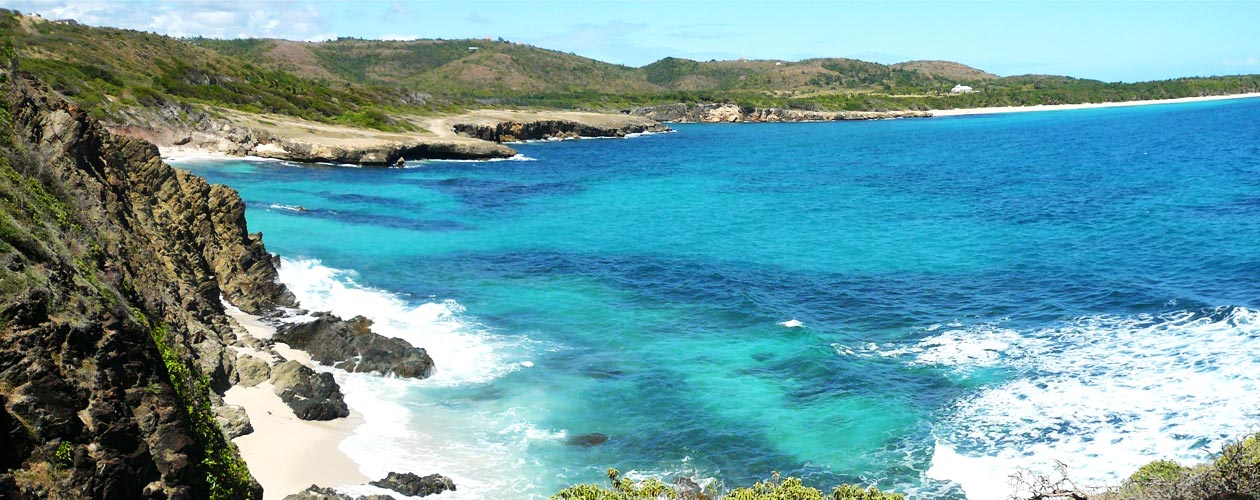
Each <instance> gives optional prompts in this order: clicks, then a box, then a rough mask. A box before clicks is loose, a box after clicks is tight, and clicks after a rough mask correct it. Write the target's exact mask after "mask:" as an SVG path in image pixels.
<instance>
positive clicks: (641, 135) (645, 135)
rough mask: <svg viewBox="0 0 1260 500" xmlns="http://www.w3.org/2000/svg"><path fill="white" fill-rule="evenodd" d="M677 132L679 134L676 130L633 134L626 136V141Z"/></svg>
mask: <svg viewBox="0 0 1260 500" xmlns="http://www.w3.org/2000/svg"><path fill="white" fill-rule="evenodd" d="M675 132H678V131H677V130H674V129H669V130H662V131H660V132H631V133H629V134H626V139H631V138H634V137H647V136H649V135H661V134H672V133H675Z"/></svg>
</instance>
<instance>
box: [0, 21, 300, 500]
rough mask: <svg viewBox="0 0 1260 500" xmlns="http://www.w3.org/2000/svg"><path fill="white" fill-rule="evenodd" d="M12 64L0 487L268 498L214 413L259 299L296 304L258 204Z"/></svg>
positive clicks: (2, 105)
mask: <svg viewBox="0 0 1260 500" xmlns="http://www.w3.org/2000/svg"><path fill="white" fill-rule="evenodd" d="M4 49H5V50H4V51H3V54H2V55H3V58H0V61H4V66H3V67H0V89H2V91H0V92H2V95H0V146H2V147H0V267H2V268H3V269H4V271H3V273H0V497H3V498H15V499H18V498H120V499H122V498H127V499H138V498H145V499H163V498H164V499H194V498H259V497H261V488H260V487H259V486H258V484H257V482H255V481H254V480H253V479H252V478H251V477H250V474H249V472H248V470H247V469H246V468H245V465H244V462H243V461H241V459H240V457H239V455H238V454H237V453H236V450H235V448H234V447H233V446H232V445H231V443H230V442H228V441H227V440H226V438H225V437H224V436H223V435H222V434H221V432H220V430H219V428H218V425H216V423H215V421H214V416H213V410H212V406H213V405H214V403H215V401H214V400H215V398H217V396H216V395H215V392H214V390H212V389H214V388H221V387H224V386H226V385H227V384H228V380H229V379H230V374H231V373H232V372H233V370H234V366H233V364H234V361H235V356H234V355H231V354H230V351H229V350H227V349H225V346H227V345H229V344H231V343H232V342H234V340H235V339H234V334H233V333H232V331H233V330H232V328H231V326H230V324H229V320H228V318H227V316H225V315H224V310H223V305H222V302H221V297H222V298H226V299H227V300H230V301H232V302H233V303H235V304H237V305H238V306H239V307H241V308H242V309H244V310H246V311H251V312H261V311H266V310H270V309H272V308H274V307H276V306H281V305H293V297H292V295H291V294H289V292H288V291H287V290H286V289H285V288H284V287H283V286H282V285H279V284H277V283H276V281H275V278H276V271H275V268H274V266H273V264H272V261H271V257H270V255H268V254H267V252H266V250H265V249H264V247H263V245H262V241H261V235H259V234H249V233H248V232H247V231H246V226H245V218H244V213H245V212H244V210H245V207H244V204H243V203H242V202H241V199H240V198H239V197H238V196H237V194H236V193H235V192H234V191H232V190H231V189H229V188H227V187H224V186H217V185H210V184H208V183H207V182H205V181H204V180H202V179H201V178H199V177H196V176H194V175H191V174H189V173H186V172H183V171H179V170H176V169H173V168H171V167H169V166H167V165H166V164H164V163H162V161H161V159H160V158H159V156H158V152H157V148H155V147H154V146H153V145H151V144H149V143H147V142H144V141H140V140H135V139H129V138H125V137H120V136H115V135H112V134H110V133H109V132H107V131H106V130H105V129H104V128H103V127H102V126H101V125H100V124H98V123H96V121H95V120H92V119H90V118H89V117H88V116H87V114H86V113H85V112H84V111H83V110H82V109H79V108H78V107H76V106H73V105H71V104H68V103H66V102H65V101H63V100H61V99H60V98H58V97H56V96H55V95H54V93H53V92H51V91H49V90H48V89H46V88H44V87H43V86H42V85H41V84H39V83H38V82H35V81H33V80H31V79H29V78H26V77H24V76H22V75H17V74H15V73H14V71H13V68H14V64H13V63H12V57H13V50H12V45H11V44H6V46H5V47H4Z"/></svg>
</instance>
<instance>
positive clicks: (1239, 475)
mask: <svg viewBox="0 0 1260 500" xmlns="http://www.w3.org/2000/svg"><path fill="white" fill-rule="evenodd" d="M1097 498H1099V499H1102V500H1139V499H1140V500H1208V499H1238V500H1241V499H1257V498H1260V433H1256V434H1253V435H1251V436H1248V437H1247V438H1245V439H1243V440H1241V441H1238V442H1236V443H1231V444H1228V445H1225V447H1224V448H1223V449H1222V450H1221V453H1220V454H1219V455H1217V457H1216V459H1215V460H1213V461H1211V462H1208V463H1205V464H1200V465H1197V466H1194V467H1185V466H1182V465H1180V464H1178V463H1176V462H1173V461H1171V460H1156V461H1154V462H1151V463H1149V464H1146V465H1144V466H1142V468H1140V469H1138V470H1137V472H1134V473H1133V475H1132V476H1130V477H1129V478H1128V479H1127V480H1125V482H1124V484H1122V485H1121V486H1120V487H1119V488H1117V489H1116V490H1114V491H1109V492H1107V493H1104V494H1101V495H1098V496H1097Z"/></svg>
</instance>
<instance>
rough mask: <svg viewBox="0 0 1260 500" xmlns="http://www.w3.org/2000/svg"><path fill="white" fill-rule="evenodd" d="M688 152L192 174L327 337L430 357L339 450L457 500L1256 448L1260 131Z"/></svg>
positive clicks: (768, 136)
mask: <svg viewBox="0 0 1260 500" xmlns="http://www.w3.org/2000/svg"><path fill="white" fill-rule="evenodd" d="M675 128H676V132H674V133H668V134H655V135H647V136H641V137H632V138H628V139H599V140H576V141H561V142H538V143H526V144H519V145H514V147H515V148H517V149H518V150H519V151H520V153H521V156H518V157H517V158H515V159H513V160H510V161H488V162H453V161H430V162H413V163H409V164H408V165H407V168H404V169H371V168H351V167H342V166H319V165H298V164H290V163H283V162H277V161H263V160H249V159H231V160H224V159H213V160H211V159H200V160H198V159H182V160H177V161H174V162H173V163H174V164H175V165H176V166H178V167H180V168H184V169H187V170H190V171H192V172H193V173H196V174H198V175H201V176H204V177H206V178H207V179H209V180H210V181H211V182H216V183H223V184H227V185H229V186H231V187H233V188H235V189H237V190H239V191H240V193H241V196H242V197H243V198H244V199H245V200H246V203H247V207H248V208H247V212H246V216H247V218H248V222H249V226H250V230H251V231H261V232H263V233H264V234H265V242H266V244H267V247H268V249H269V250H270V251H272V252H273V253H276V254H278V255H280V256H281V258H282V259H283V260H282V267H281V269H280V275H281V280H282V281H283V282H284V283H286V284H287V285H288V286H289V287H290V288H291V289H293V291H294V292H295V293H296V294H297V296H298V298H299V299H300V301H301V302H302V305H303V307H305V308H307V309H312V310H331V311H333V312H335V313H337V314H339V315H342V316H344V317H350V316H354V315H359V314H362V315H364V316H367V317H369V318H371V319H372V320H374V321H375V322H376V325H375V326H374V328H375V329H376V331H377V332H379V333H382V334H385V335H390V336H397V337H401V338H404V339H407V340H409V341H411V342H412V343H413V344H416V345H418V346H421V347H424V348H426V349H428V350H429V353H430V354H431V355H432V356H433V358H434V360H435V362H436V365H437V370H436V373H435V374H434V376H433V377H432V378H430V379H427V380H423V381H414V380H398V379H384V378H381V377H376V376H367V375H357V374H356V375H352V374H345V373H341V372H337V378H338V380H339V381H340V382H341V383H342V385H343V387H344V390H345V391H346V392H347V393H348V395H347V401H348V402H349V404H350V405H351V406H352V407H353V408H355V409H356V410H358V411H360V412H362V413H364V415H365V419H366V420H365V423H364V424H363V425H362V426H361V427H360V428H359V429H358V430H357V431H356V434H355V435H354V436H353V437H352V438H350V439H348V440H347V441H345V442H344V443H343V444H342V449H343V450H344V451H345V452H346V453H347V454H348V455H349V456H350V457H351V458H352V459H353V460H355V461H356V462H358V463H359V464H361V468H362V470H363V472H364V473H365V474H367V475H369V476H373V477H379V476H383V475H384V474H385V473H386V472H388V471H412V472H416V473H420V474H430V473H442V474H445V475H448V476H450V477H452V478H453V479H454V480H455V482H456V484H457V485H458V488H459V490H458V491H457V492H455V493H453V494H451V493H444V494H443V497H444V498H446V497H448V496H449V497H450V498H452V499H459V498H464V499H479V498H503V499H534V498H546V497H548V496H550V495H551V494H552V493H555V492H556V491H557V490H559V489H561V488H563V487H564V486H567V485H569V484H573V483H577V482H593V483H601V484H603V483H605V482H606V480H605V478H604V471H605V470H606V469H608V468H610V467H615V468H617V469H619V470H621V471H623V472H628V474H629V475H630V476H631V477H658V478H662V479H664V480H667V481H669V480H672V479H673V478H675V477H678V476H689V477H693V478H696V479H698V480H700V481H702V482H716V484H718V485H724V486H726V487H736V486H742V485H748V484H751V483H752V482H754V481H757V480H761V479H765V478H767V477H769V476H770V474H771V473H772V471H777V472H779V473H780V474H782V475H784V476H788V475H792V476H798V477H802V478H803V479H804V481H805V482H806V484H808V485H812V486H816V487H820V488H823V489H827V490H829V489H830V487H831V486H832V485H835V484H839V483H842V482H848V483H859V484H863V485H875V486H878V487H880V488H885V489H891V490H895V491H899V492H903V493H907V494H908V495H910V496H911V497H914V498H959V499H961V498H964V497H965V498H971V499H973V500H974V499H989V498H1004V497H1005V496H1006V495H1007V494H1008V493H1009V486H1008V476H1009V475H1010V474H1011V473H1013V472H1015V471H1017V470H1024V469H1027V470H1033V471H1042V472H1048V471H1051V470H1053V469H1054V467H1055V464H1056V462H1062V463H1063V464H1064V466H1065V467H1066V470H1067V471H1068V472H1069V473H1070V474H1071V475H1072V477H1073V478H1074V479H1075V480H1076V481H1077V483H1078V484H1082V485H1107V484H1117V483H1118V482H1119V481H1120V480H1122V479H1123V478H1124V477H1127V475H1128V474H1129V473H1131V472H1132V471H1133V470H1134V469H1136V468H1137V467H1138V466H1140V465H1142V464H1144V463H1146V462H1148V461H1150V460H1153V459H1156V458H1172V459H1177V460H1182V461H1184V462H1195V461H1200V460H1205V459H1207V457H1208V456H1209V455H1210V454H1211V453H1212V452H1213V451H1215V450H1217V449H1219V446H1220V445H1221V444H1222V443H1224V442H1226V441H1228V440H1230V439H1236V438H1239V437H1241V436H1243V435H1245V434H1247V433H1250V432H1255V431H1256V430H1258V429H1260V398H1257V397H1256V394H1257V393H1258V390H1260V251H1258V249H1260V100H1258V99H1244V100H1237V101H1219V102H1203V103H1193V104H1177V105H1159V106H1145V107H1135V108H1117V109H1093V110H1079V111H1059V112H1044V113H1019V114H1009V115H988V116H984V115H980V116H963V117H952V118H934V119H918V120H889V121H872V122H840V123H793V124H743V125H740V124H735V125H677V126H675ZM299 207H300V208H299ZM589 433H601V434H604V435H606V436H607V437H608V439H607V442H605V443H603V444H599V445H596V446H580V445H577V444H575V442H576V441H580V440H581V437H582V436H583V435H585V434H589Z"/></svg>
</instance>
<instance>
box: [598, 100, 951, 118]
mask: <svg viewBox="0 0 1260 500" xmlns="http://www.w3.org/2000/svg"><path fill="white" fill-rule="evenodd" d="M623 113H626V114H628V115H632V116H642V117H645V118H650V119H653V120H657V121H661V122H674V123H688V122H691V123H743V122H750V123H756V122H830V121H843V120H885V119H889V118H928V117H931V116H932V113H931V112H928V111H808V110H801V109H781V108H747V107H740V106H736V105H734V104H715V103H706V104H683V103H678V104H663V105H660V106H646V107H639V108H631V109H627V110H624V111H623Z"/></svg>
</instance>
